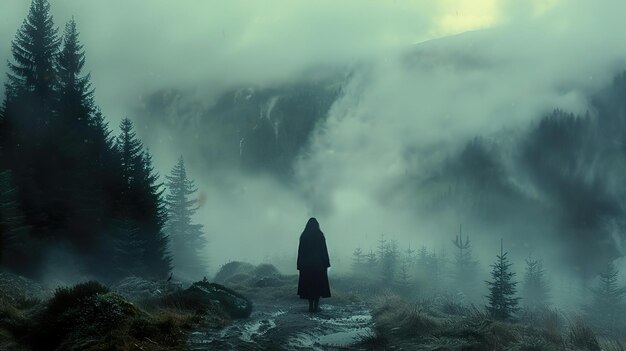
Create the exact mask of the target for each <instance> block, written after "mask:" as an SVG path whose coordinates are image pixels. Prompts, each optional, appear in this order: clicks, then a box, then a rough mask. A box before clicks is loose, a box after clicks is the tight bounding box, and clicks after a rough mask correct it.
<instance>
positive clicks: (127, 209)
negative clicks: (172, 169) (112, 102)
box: [116, 118, 171, 279]
mask: <svg viewBox="0 0 626 351" xmlns="http://www.w3.org/2000/svg"><path fill="white" fill-rule="evenodd" d="M120 129H121V134H120V135H119V136H118V139H117V144H116V146H117V149H118V153H119V158H120V173H121V176H122V185H121V187H120V190H121V193H120V194H119V201H118V202H119V214H118V215H119V216H120V217H119V220H120V221H121V223H124V220H132V221H134V223H135V225H136V228H137V236H138V240H139V241H140V242H141V245H140V246H141V248H142V250H141V252H140V251H139V250H137V251H136V252H135V253H134V255H135V256H137V257H142V260H143V261H142V262H143V265H144V266H145V267H146V271H145V272H144V275H145V276H147V277H152V278H156V279H162V278H165V277H167V275H168V274H169V272H170V271H171V258H170V256H169V253H168V238H167V236H166V235H165V234H164V231H163V229H164V226H165V221H166V219H167V213H166V209H165V207H164V201H163V199H162V195H163V190H162V189H161V184H159V183H158V175H157V174H156V173H155V172H154V169H153V167H152V159H151V156H150V154H149V153H147V152H145V151H144V150H143V144H142V143H141V141H140V140H139V139H138V138H137V136H136V133H135V131H134V129H133V123H132V122H131V121H130V120H129V119H128V118H125V119H123V120H122V122H121V123H120ZM118 229H119V230H118V233H119V235H125V233H126V232H127V231H126V229H125V228H123V227H122V228H118ZM118 242H119V241H118Z"/></svg>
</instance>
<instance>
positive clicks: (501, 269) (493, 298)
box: [486, 242, 520, 320]
mask: <svg viewBox="0 0 626 351" xmlns="http://www.w3.org/2000/svg"><path fill="white" fill-rule="evenodd" d="M506 255H507V252H504V248H503V244H502V242H501V243H500V254H499V255H497V256H496V257H497V258H496V262H495V263H494V264H492V265H491V267H492V268H493V269H492V271H491V278H492V281H487V282H486V283H487V286H488V287H489V296H488V299H489V305H488V306H487V309H488V310H489V313H490V314H491V315H492V316H493V317H494V318H496V319H500V320H506V319H509V318H511V316H512V315H513V314H514V313H515V312H516V311H517V310H518V308H517V305H518V303H519V300H520V298H518V297H515V293H516V285H517V282H516V281H514V280H513V277H514V276H515V273H514V272H511V264H510V263H509V261H508V259H507V257H506Z"/></svg>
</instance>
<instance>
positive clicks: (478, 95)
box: [0, 0, 626, 263]
mask: <svg viewBox="0 0 626 351" xmlns="http://www.w3.org/2000/svg"><path fill="white" fill-rule="evenodd" d="M0 1H1V3H0V61H2V62H5V61H6V60H7V59H10V53H9V48H10V41H11V40H12V38H13V36H14V35H15V32H16V30H17V29H18V28H19V26H20V23H21V21H22V20H23V18H24V16H25V15H26V13H27V10H28V6H29V1H27V0H0ZM50 2H51V4H52V11H53V15H54V18H55V21H56V24H57V25H58V26H59V27H61V28H62V26H63V24H64V23H65V22H66V21H67V20H68V19H69V18H70V16H72V15H74V16H75V18H76V21H77V23H78V27H79V30H80V32H81V40H82V42H83V43H84V45H85V49H86V52H87V70H88V71H90V72H91V73H92V81H93V84H94V86H95V88H96V99H97V102H98V103H99V104H100V106H101V107H102V108H103V110H104V112H105V114H106V115H107V116H108V118H109V119H110V120H111V121H112V125H113V126H115V125H116V124H117V121H118V120H119V119H120V118H121V117H123V116H125V115H127V114H128V113H129V112H130V111H131V107H132V105H133V104H134V103H136V102H137V101H138V99H139V97H140V96H141V95H143V94H146V93H150V92H152V91H154V90H155V89H159V88H164V87H172V86H174V87H176V86H180V87H185V86H193V85H201V86H211V87H213V88H214V89H216V90H219V89H220V88H219V87H226V86H229V85H233V84H239V83H241V84H264V83H272V82H281V81H290V80H295V79H297V77H298V75H299V74H300V73H302V72H303V71H305V70H307V69H309V68H311V67H320V66H322V67H324V66H336V65H350V64H352V63H354V62H357V61H359V62H360V61H363V60H367V61H368V62H371V63H372V69H371V70H369V71H368V72H367V73H362V74H356V75H355V78H354V79H353V81H351V82H349V84H348V85H347V89H346V94H345V96H344V97H343V98H342V99H340V100H339V101H337V102H336V103H335V105H334V106H333V108H332V110H331V113H330V115H329V119H328V122H327V127H330V128H326V130H327V131H328V130H329V131H330V132H327V133H319V134H316V136H315V138H314V140H313V147H312V150H313V153H312V155H311V156H310V157H309V158H307V159H306V160H301V161H300V162H299V163H298V164H297V166H296V167H297V174H298V181H299V182H300V184H301V186H302V188H303V189H304V188H305V189H318V190H319V189H323V191H322V190H320V192H323V195H320V196H322V197H323V198H322V199H320V200H319V201H321V202H326V203H327V204H328V206H329V208H331V209H332V215H327V216H326V217H325V218H323V221H322V226H323V228H327V229H328V232H329V233H330V234H329V235H332V233H335V234H338V233H342V234H343V235H346V236H348V237H349V238H351V240H345V241H342V243H344V244H343V245H340V244H339V240H335V242H334V243H336V244H337V245H336V247H340V248H341V249H342V250H344V251H345V252H347V251H348V250H350V249H351V248H352V247H353V246H354V245H355V243H358V244H359V245H361V244H365V245H367V244H371V243H374V242H375V240H376V237H377V235H378V234H379V233H380V232H383V231H385V232H388V233H396V234H394V235H397V236H398V238H399V239H400V240H422V241H423V242H426V243H428V242H429V241H430V242H433V241H434V239H433V238H432V237H428V229H430V228H429V227H426V226H425V225H423V226H422V227H421V228H422V229H421V231H419V232H418V233H415V231H414V228H415V227H416V226H415V220H416V219H415V214H414V213H411V212H409V211H408V210H407V209H406V208H393V207H391V208H390V207H389V206H388V205H386V204H384V203H382V202H381V201H380V199H379V198H380V194H381V192H384V191H385V189H386V187H388V186H389V184H393V183H394V182H396V181H397V180H398V178H400V177H402V176H403V175H404V174H406V172H408V171H411V172H412V171H415V169H416V168H417V169H419V168H420V167H423V164H422V163H429V162H432V160H431V159H430V158H432V157H435V158H437V159H439V158H441V157H442V155H437V154H436V153H435V154H434V155H433V154H432V153H429V154H425V155H426V156H424V157H423V158H421V159H420V160H418V161H417V164H416V163H415V162H416V161H415V160H412V161H410V162H409V161H408V160H407V159H406V157H405V155H406V151H407V150H408V149H410V148H418V149H419V148H423V149H429V148H432V147H433V145H438V144H440V143H453V142H454V141H455V140H466V139H467V138H469V137H472V136H476V135H484V134H490V133H495V132H498V131H499V130H502V129H503V128H514V127H519V126H523V125H526V124H527V123H529V122H530V121H532V120H533V119H536V118H537V117H539V116H540V115H541V114H542V113H544V112H546V111H549V110H551V109H553V108H555V107H560V108H563V109H565V110H568V111H573V112H585V110H586V108H587V103H586V100H585V96H586V94H588V93H589V92H593V91H595V89H598V88H599V87H601V86H603V85H604V84H606V83H607V82H608V81H609V80H610V79H611V77H612V76H613V74H615V73H616V72H617V71H619V70H623V69H626V65H625V62H626V61H625V60H624V58H625V57H626V21H624V19H623V16H624V14H626V2H624V1H619V0H605V1H602V2H592V1H585V0H545V1H542V0H532V1H531V0H526V1H518V0H500V1H498V0H467V1H465V0H459V1H452V0H441V1H432V0H422V1H409V0H405V1H402V0H395V1H373V0H341V1H336V0H334V1H331V0H318V1H291V0H271V1H256V0H248V1H246V0H227V1H226V0H225V1H205V0H176V1H173V0H168V1H165V0H107V1H100V0H51V1H50ZM468 31H474V32H472V33H466V32H468ZM462 33H465V34H462ZM424 42H426V43H424ZM420 43H422V44H420ZM416 44H418V45H416ZM424 53H427V55H425V54H424ZM407 62H412V63H411V64H407ZM0 72H1V73H2V74H3V75H4V72H5V65H0ZM131 117H132V116H131ZM154 151H155V153H156V155H155V156H156V157H155V161H156V162H157V166H159V167H160V169H161V170H162V169H165V166H164V165H168V166H167V167H169V165H170V164H171V163H172V160H174V159H175V157H177V155H178V151H177V150H172V151H171V152H170V153H168V151H166V150H158V149H157V150H154ZM199 152H201V150H200V151H199ZM163 160H167V162H165V161H163ZM159 162H160V164H159ZM192 174H193V167H192ZM355 174H357V175H358V176H357V177H355ZM195 176H196V178H199V179H200V180H199V183H200V185H201V187H203V188H205V189H211V185H210V184H204V183H203V181H202V179H203V178H204V177H203V176H202V175H199V174H195ZM243 177H244V178H242V179H245V175H244V176H243ZM242 183H245V184H246V189H247V190H246V191H247V194H248V195H246V197H237V196H232V192H229V191H224V189H212V191H213V192H209V194H210V195H212V196H210V197H209V202H208V205H207V206H206V207H205V210H203V211H206V212H204V213H200V216H201V217H202V221H203V222H204V224H205V225H206V226H207V229H208V231H209V232H212V233H217V232H227V233H229V238H228V240H232V239H233V238H235V239H236V240H249V239H251V238H254V239H257V237H258V239H259V242H263V240H266V239H267V238H270V240H269V241H267V240H266V241H265V242H266V243H267V245H266V247H262V248H263V249H264V250H265V251H263V250H261V251H263V252H261V253H260V254H259V255H261V256H263V255H266V254H269V253H270V252H271V250H273V249H276V250H278V251H279V252H287V250H289V249H290V248H293V247H294V245H295V241H296V240H297V235H294V234H293V233H289V231H290V230H293V228H294V227H296V228H298V230H299V229H300V227H301V226H303V225H304V223H305V221H306V218H303V217H306V216H307V215H308V214H310V212H311V210H310V205H309V204H306V203H303V202H302V200H301V198H300V197H299V196H298V195H297V194H293V193H292V192H290V191H289V190H287V189H285V188H283V187H282V186H281V185H280V184H276V183H275V182H274V181H272V180H271V179H269V180H265V179H263V180H258V179H255V180H254V181H249V180H242ZM242 188H243V186H242ZM268 198H272V199H273V201H272V202H271V203H270V204H268V205H267V206H264V207H263V209H262V213H260V214H259V206H258V204H257V203H256V202H255V201H252V200H253V199H256V200H259V201H262V200H265V199H268ZM242 213H243V214H249V215H250V216H254V218H255V221H241V219H240V218H241V216H242ZM300 223H301V225H300ZM422 224H423V223H422ZM449 225H450V228H456V227H457V225H458V224H457V223H449ZM444 229H445V230H448V229H449V228H447V227H446V228H444ZM365 232H367V235H364V234H363V233H365ZM364 237H366V239H363V238H364ZM286 238H288V240H287V239H286ZM331 238H332V236H331ZM224 240H225V239H223V238H222V237H220V236H215V237H213V239H212V240H211V242H212V245H214V247H220V250H219V252H213V253H212V255H213V256H214V259H215V261H217V262H215V261H214V262H215V263H221V261H223V260H225V259H235V258H236V255H237V254H238V253H241V252H244V253H248V252H247V251H246V250H247V249H245V248H230V247H228V245H226V241H224ZM329 240H330V241H331V242H332V240H333V239H329ZM363 241H365V242H363ZM494 245H496V244H494ZM258 249H259V247H258V246H255V247H253V248H250V252H252V251H253V250H257V251H258ZM281 250H282V251H281ZM331 251H332V250H331ZM259 255H257V258H258V256H259Z"/></svg>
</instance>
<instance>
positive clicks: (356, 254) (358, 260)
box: [351, 247, 365, 276]
mask: <svg viewBox="0 0 626 351" xmlns="http://www.w3.org/2000/svg"><path fill="white" fill-rule="evenodd" d="M351 268H352V274H354V275H355V276H361V275H363V273H364V268H365V255H364V254H363V250H361V248H360V247H357V248H356V249H354V251H353V252H352V264H351Z"/></svg>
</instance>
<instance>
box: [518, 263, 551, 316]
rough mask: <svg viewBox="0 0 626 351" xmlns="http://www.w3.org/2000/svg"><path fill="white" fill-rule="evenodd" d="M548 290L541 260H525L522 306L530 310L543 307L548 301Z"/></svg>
mask: <svg viewBox="0 0 626 351" xmlns="http://www.w3.org/2000/svg"><path fill="white" fill-rule="evenodd" d="M549 290H550V289H549V286H548V282H547V280H546V276H545V270H544V269H543V263H542V262H541V260H533V259H531V258H527V259H526V273H525V275H524V284H523V288H522V293H523V294H522V296H523V297H524V300H523V301H524V304H525V305H526V306H527V307H531V308H540V307H545V306H546V305H547V304H548V300H549Z"/></svg>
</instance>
